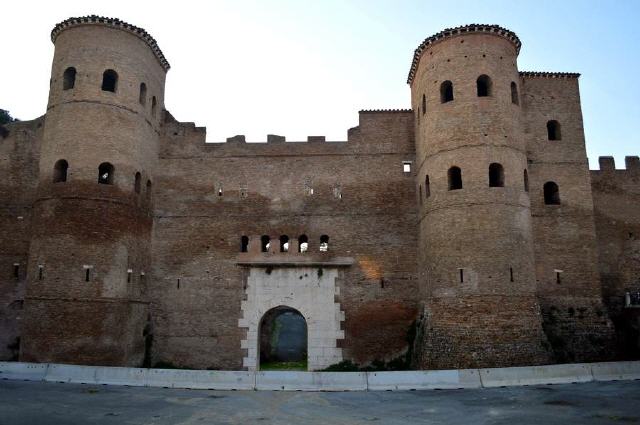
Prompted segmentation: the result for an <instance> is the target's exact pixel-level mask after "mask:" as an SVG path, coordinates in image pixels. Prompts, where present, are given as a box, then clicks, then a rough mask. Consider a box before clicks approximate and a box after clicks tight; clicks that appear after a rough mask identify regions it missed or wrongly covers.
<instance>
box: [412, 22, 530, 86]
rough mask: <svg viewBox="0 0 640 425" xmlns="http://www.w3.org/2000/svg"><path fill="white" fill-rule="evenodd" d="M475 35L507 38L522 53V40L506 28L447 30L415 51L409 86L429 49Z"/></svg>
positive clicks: (484, 27) (477, 27)
mask: <svg viewBox="0 0 640 425" xmlns="http://www.w3.org/2000/svg"><path fill="white" fill-rule="evenodd" d="M475 33H484V34H494V35H497V36H500V37H503V38H506V39H507V40H509V41H511V42H512V43H513V44H514V46H515V48H516V52H517V53H520V46H522V43H521V42H520V39H519V38H518V36H517V35H516V33H514V32H513V31H509V30H508V29H506V28H502V27H501V26H498V25H484V24H470V25H463V26H461V27H455V28H447V29H445V30H443V31H440V32H439V33H437V34H434V35H432V36H431V37H427V38H426V39H425V40H424V41H423V42H422V43H421V44H420V45H419V46H418V48H417V49H416V50H415V52H414V54H413V61H412V62H411V68H410V69H409V76H408V77H407V84H411V83H412V82H413V77H414V76H415V73H416V71H417V69H418V63H419V62H420V58H421V57H422V53H423V52H424V51H425V49H426V48H427V47H429V46H432V45H434V44H436V43H438V42H440V41H442V40H446V39H448V38H451V37H454V36H457V35H464V34H475Z"/></svg>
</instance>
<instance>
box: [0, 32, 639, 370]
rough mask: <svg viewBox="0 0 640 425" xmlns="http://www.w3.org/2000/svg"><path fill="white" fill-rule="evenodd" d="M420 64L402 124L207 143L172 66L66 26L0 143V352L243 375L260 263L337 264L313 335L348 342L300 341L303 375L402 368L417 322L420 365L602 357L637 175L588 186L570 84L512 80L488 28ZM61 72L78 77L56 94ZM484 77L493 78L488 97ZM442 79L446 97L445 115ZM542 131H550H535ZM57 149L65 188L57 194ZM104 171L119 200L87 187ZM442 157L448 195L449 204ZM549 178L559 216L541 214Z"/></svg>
mask: <svg viewBox="0 0 640 425" xmlns="http://www.w3.org/2000/svg"><path fill="white" fill-rule="evenodd" d="M423 55H424V57H423V59H422V61H421V63H420V65H419V67H418V69H417V72H416V74H415V78H414V80H413V83H412V86H411V90H412V91H411V95H412V100H411V104H412V106H413V110H411V111H407V110H400V111H361V113H360V115H359V122H358V126H356V127H354V128H352V129H350V130H349V132H348V140H347V141H346V142H327V141H324V138H323V137H319V136H311V137H309V138H308V140H307V141H306V142H300V143H294V142H286V141H285V138H284V137H282V136H275V135H270V136H268V142H267V143H261V144H248V143H245V141H244V137H243V136H234V137H230V138H229V139H228V140H227V142H226V143H205V141H206V129H204V128H201V127H196V126H195V125H194V124H193V123H181V122H178V121H176V120H175V119H174V118H173V117H172V116H171V114H169V113H168V112H166V111H165V110H164V108H163V106H164V83H165V70H164V68H163V67H162V66H161V64H160V63H159V62H158V59H157V58H156V56H155V55H154V54H153V52H152V51H151V50H150V49H149V46H148V45H147V44H146V43H145V42H144V41H143V40H141V39H139V38H138V37H136V36H134V35H132V34H131V33H129V32H127V31H122V30H117V29H112V28H109V27H107V26H103V25H81V26H73V27H70V28H67V29H65V30H64V31H62V32H61V33H60V34H58V38H57V40H56V52H55V56H54V61H53V66H52V78H51V91H50V94H49V105H48V109H47V114H46V116H44V117H42V118H39V119H36V120H33V121H29V122H22V123H14V124H11V125H8V126H7V128H8V130H9V134H8V136H7V137H4V138H0V242H1V243H0V359H10V358H13V357H14V356H15V351H16V348H15V347H16V344H15V342H16V341H17V338H18V337H21V340H20V341H21V344H20V350H21V358H22V359H23V360H25V361H60V362H70V363H88V364H104V365H130V366H137V365H141V364H147V365H148V364H157V363H158V362H162V363H170V364H173V365H175V366H181V367H191V368H213V369H242V368H243V367H245V368H246V367H248V364H246V362H245V364H243V359H245V358H247V356H248V354H249V352H248V350H249V349H250V348H251V347H252V346H253V345H252V343H251V344H250V343H249V338H254V335H251V334H250V327H247V326H244V325H246V323H244V322H242V320H243V319H244V317H243V315H244V312H243V305H245V306H246V305H247V304H246V303H247V301H248V297H249V294H248V292H247V291H248V288H249V289H250V286H251V284H252V283H255V282H254V281H252V280H250V276H251V273H253V272H255V270H256V267H254V266H251V264H255V263H256V262H257V263H261V262H274V265H273V267H274V270H278V272H276V273H274V277H276V276H280V274H279V273H281V272H282V273H284V272H283V270H280V269H279V267H288V268H290V267H294V270H295V269H298V270H303V269H304V270H316V269H317V268H318V267H319V266H318V265H319V264H320V265H321V264H334V265H335V264H338V263H339V266H336V267H337V268H336V269H335V270H334V269H332V271H331V274H332V275H331V276H332V278H333V284H332V285H333V286H331V285H329V286H326V287H327V288H329V287H330V288H333V290H334V293H333V294H329V293H323V295H322V296H325V295H326V296H327V300H328V301H327V303H329V304H332V305H333V307H334V308H327V309H325V310H327V311H326V312H324V313H325V314H326V317H320V318H318V320H320V321H321V322H323V323H324V322H326V321H330V320H333V321H334V322H333V323H334V324H335V325H336V328H337V327H339V328H340V329H332V330H331V332H333V334H332V335H325V336H323V337H318V338H316V341H315V342H314V344H316V345H314V347H315V348H314V349H316V348H317V349H322V350H323V351H322V353H323V354H322V355H320V354H319V353H320V351H316V354H317V356H316V357H317V358H316V359H314V361H316V360H318V361H317V362H316V364H315V366H317V367H321V366H325V365H326V364H327V363H328V362H329V360H327V359H333V360H336V361H337V360H338V359H340V358H342V359H348V360H352V361H354V362H356V363H359V364H361V365H365V364H368V363H370V362H373V361H375V360H384V361H389V360H392V359H394V358H397V357H398V356H402V355H404V354H405V353H406V352H407V350H409V349H410V347H409V343H410V334H411V332H412V329H414V325H416V323H415V322H416V320H417V337H416V339H415V344H414V346H413V347H412V348H413V349H414V350H415V353H414V354H415V356H414V365H415V366H417V367H420V368H451V367H482V366H509V365H519V364H538V363H547V362H552V361H587V360H602V359H606V358H612V357H615V355H618V354H619V353H618V354H617V353H614V352H613V351H614V350H612V349H611V347H614V344H613V342H612V340H613V333H614V332H613V326H612V323H611V321H610V320H609V317H608V312H611V314H612V316H613V317H614V321H616V323H618V322H617V321H618V320H623V319H620V318H622V317H623V316H625V313H624V312H623V313H621V311H622V310H621V309H620V304H619V302H620V292H621V291H622V290H624V288H626V287H628V286H629V285H631V284H633V282H634V279H637V274H638V267H636V266H637V263H638V256H637V255H636V254H637V252H636V251H638V249H637V248H638V247H637V244H635V241H636V238H634V237H633V236H629V235H636V234H637V233H638V232H640V230H638V228H637V226H638V222H639V220H640V218H638V217H637V212H636V210H635V209H634V208H633V206H634V205H636V204H637V201H638V200H637V199H636V197H637V195H638V194H637V193H636V192H637V190H636V187H637V175H636V174H637V173H636V171H633V170H627V171H623V172H619V171H611V170H602V171H599V172H592V173H589V171H588V166H587V161H586V154H585V148H584V134H583V129H582V115H581V111H580V99H579V91H578V84H577V79H576V78H574V77H571V76H563V77H559V76H548V75H547V76H532V75H529V74H528V75H526V76H522V75H519V74H518V69H517V62H516V56H517V51H516V48H515V46H514V45H513V44H512V42H511V41H509V40H507V39H505V38H503V37H500V36H496V35H495V34H493V35H492V34H487V33H483V34H478V33H476V34H469V33H465V34H462V35H457V36H453V37H451V38H448V39H445V40H443V41H438V42H437V43H434V44H433V45H432V46H431V47H429V48H428V49H426V50H425V52H424V53H423ZM69 66H74V67H75V68H76V70H77V74H76V84H75V87H74V88H73V89H72V90H62V74H63V72H64V70H65V69H66V68H67V67H69ZM105 69H114V70H116V71H117V72H118V75H119V82H118V90H117V92H116V93H110V92H103V91H102V90H100V83H101V78H102V72H103V71H104V70H105ZM480 74H486V75H489V76H490V77H491V78H492V81H493V87H492V89H493V90H492V94H491V96H489V97H486V98H479V97H477V96H476V87H475V81H476V78H477V76H478V75H480ZM445 79H449V80H451V81H452V82H453V83H454V99H455V100H454V102H451V103H446V104H441V103H440V92H439V85H440V83H441V82H442V81H444V80H445ZM141 82H145V83H146V84H147V97H146V99H145V100H146V101H145V102H142V103H140V102H139V98H138V97H139V87H140V83H141ZM511 82H515V83H516V85H517V87H518V92H519V104H513V103H512V102H511V93H510V84H511ZM423 94H425V95H426V97H425V99H426V104H427V109H426V111H423V108H422V95H423ZM152 96H156V99H157V107H156V113H155V114H153V113H152V110H151V97H152ZM423 112H424V113H423ZM550 119H555V120H558V121H559V122H561V124H562V140H560V141H555V142H552V141H548V140H547V137H546V122H547V121H548V120H550ZM0 137H1V136H0ZM62 158H64V159H66V160H67V161H68V162H69V165H70V167H69V174H68V180H67V182H66V183H55V184H54V183H53V182H52V177H53V164H55V162H56V161H57V160H58V159H62ZM103 161H109V162H111V163H112V164H114V165H115V169H116V173H115V179H114V180H115V181H114V185H110V186H105V185H98V184H97V181H96V180H97V167H98V164H100V163H101V162H103ZM405 161H406V162H410V163H411V171H410V172H408V173H405V172H403V162H405ZM491 162H499V163H501V164H502V165H503V166H504V169H505V184H504V187H497V188H496V187H493V188H490V187H488V166H489V164H490V163H491ZM452 165H457V166H459V167H461V168H462V171H463V183H464V188H463V189H462V190H456V191H448V190H447V189H448V188H447V177H446V172H447V169H448V168H449V167H450V166H452ZM525 169H527V170H528V173H529V186H530V189H529V191H528V192H527V191H525V189H524V182H523V172H524V170H525ZM634 170H635V169H634ZM136 172H141V174H142V186H143V188H142V191H141V193H139V194H138V193H135V191H134V175H135V173H136ZM427 174H428V175H429V176H430V189H431V194H430V197H429V198H427V196H426V193H425V186H424V185H425V176H426V175H427ZM590 179H592V181H591V180H590ZM550 180H553V181H555V182H557V183H558V184H559V186H560V197H561V200H562V204H561V205H559V206H549V205H544V202H543V196H542V186H543V184H544V182H546V181H550ZM147 181H149V182H150V183H151V187H150V190H146V189H145V182H147ZM592 196H593V198H592ZM594 207H595V215H594ZM636 209H637V208H636ZM302 234H304V235H307V236H308V238H309V251H308V252H306V253H304V254H299V253H297V252H287V253H281V252H279V249H278V238H279V237H280V236H281V235H288V236H289V238H290V240H291V247H292V248H291V249H292V251H296V248H295V247H296V246H297V238H298V236H300V235H302ZM243 235H246V236H248V237H249V239H250V243H249V252H247V253H241V252H240V238H241V236H243ZM262 235H268V236H269V237H270V238H271V241H272V245H271V250H270V252H266V253H263V252H261V251H260V249H259V248H260V247H259V240H260V237H261V236H262ZM321 235H328V236H329V238H330V239H329V249H328V251H327V252H321V251H320V250H319V247H320V237H321ZM14 264H19V266H20V267H19V273H18V277H17V278H16V277H14V275H13V267H14ZM40 266H42V270H43V273H42V274H40V273H39V268H40ZM85 266H88V267H90V274H91V279H90V281H89V282H86V281H85V272H86V271H85V270H86V269H85ZM262 267H267V266H264V265H260V266H259V267H258V269H260V270H262ZM459 269H463V272H464V276H465V278H464V281H462V282H460V277H459ZM129 270H131V274H129V273H128V271H129ZM336 270H337V271H336ZM558 270H561V280H560V283H558V282H557V280H556V271H558ZM289 271H290V270H289ZM265 272H266V269H265ZM334 272H335V273H334ZM307 274H308V272H307ZM334 274H335V276H334ZM256 276H257V275H256ZM600 278H602V281H603V282H604V286H601V283H600ZM305 282H306V281H305ZM307 283H308V282H306V283H305V284H307ZM278 284H279V283H278V282H276V283H275V285H278ZM270 285H271V284H269V285H266V286H264V287H263V288H262V290H265V291H269V287H270ZM283 285H284V284H283ZM287 285H293V282H291V281H288V282H287ZM284 286H286V285H284ZM281 289H282V288H281ZM296 289H299V288H296ZM601 290H603V291H604V294H605V299H606V301H607V304H606V307H605V305H603V303H602V301H601ZM285 292H286V291H285ZM292 293H295V291H293V292H292ZM327 294H328V295H327ZM280 296H281V299H282V300H283V301H282V302H283V303H286V294H285V293H282V294H280ZM331 297H333V299H332V300H331ZM265 299H266V297H265ZM254 301H255V300H254ZM295 301H296V300H293V299H292V301H291V304H295ZM243 303H244V304H243ZM256 305H257V306H258V307H260V305H261V304H260V303H257V304H256ZM337 305H339V311H338V313H336V310H335V306H337ZM263 307H264V306H263ZM607 309H608V311H607ZM259 310H260V309H259V308H258V309H257V310H256V311H254V313H255V315H254V316H252V320H254V322H257V323H259V317H258V316H259V315H260V314H259V313H261V311H259ZM321 310H322V309H321ZM320 313H321V312H320ZM336 314H338V316H339V317H338V318H337V319H338V320H337V322H336V316H335V315H336ZM626 316H629V315H628V314H627V315H626ZM626 316H625V317H626ZM314 320H315V318H314ZM624 320H627V321H628V322H630V321H632V320H636V321H637V317H635V318H631V319H629V318H628V317H627V318H626V319H624ZM338 322H339V323H338ZM254 325H255V323H254ZM321 340H322V341H321ZM243 341H244V342H243ZM318 344H319V345H318ZM325 349H326V350H327V352H326V353H327V356H325V351H324V350H325ZM321 357H322V358H323V359H322V362H319V359H320V358H321ZM145 361H146V363H145Z"/></svg>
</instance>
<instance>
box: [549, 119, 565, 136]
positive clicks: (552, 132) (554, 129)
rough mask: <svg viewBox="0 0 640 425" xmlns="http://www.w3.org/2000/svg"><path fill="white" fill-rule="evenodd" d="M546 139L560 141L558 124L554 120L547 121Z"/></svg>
mask: <svg viewBox="0 0 640 425" xmlns="http://www.w3.org/2000/svg"><path fill="white" fill-rule="evenodd" d="M547 138H548V139H549V140H561V139H562V134H561V133H560V123H559V122H558V121H556V120H551V121H547Z"/></svg>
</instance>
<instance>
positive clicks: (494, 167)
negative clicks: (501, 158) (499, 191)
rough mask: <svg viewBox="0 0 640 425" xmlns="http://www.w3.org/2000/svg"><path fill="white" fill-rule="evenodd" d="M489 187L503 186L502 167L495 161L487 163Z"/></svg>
mask: <svg viewBox="0 0 640 425" xmlns="http://www.w3.org/2000/svg"><path fill="white" fill-rule="evenodd" d="M489 187H504V168H502V165H500V164H498V163H497V162H494V163H492V164H491V165H489Z"/></svg>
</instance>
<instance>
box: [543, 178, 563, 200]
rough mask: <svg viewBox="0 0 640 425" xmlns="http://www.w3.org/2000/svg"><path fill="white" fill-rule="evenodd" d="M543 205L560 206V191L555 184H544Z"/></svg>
mask: <svg viewBox="0 0 640 425" xmlns="http://www.w3.org/2000/svg"><path fill="white" fill-rule="evenodd" d="M544 203H545V204H546V205H560V190H559V189H558V185H557V184H556V183H555V182H546V183H545V184H544Z"/></svg>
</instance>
